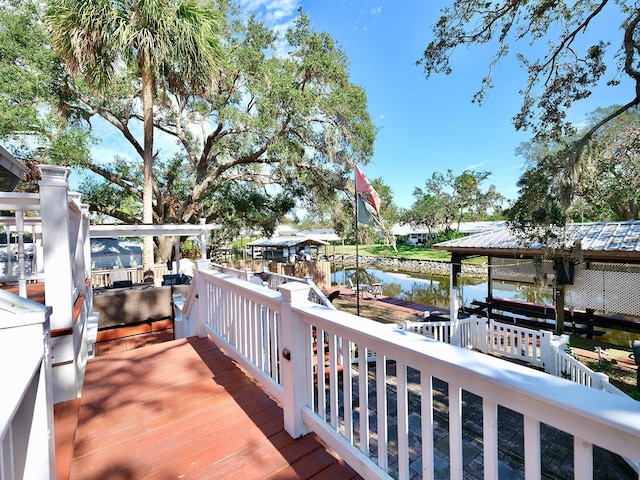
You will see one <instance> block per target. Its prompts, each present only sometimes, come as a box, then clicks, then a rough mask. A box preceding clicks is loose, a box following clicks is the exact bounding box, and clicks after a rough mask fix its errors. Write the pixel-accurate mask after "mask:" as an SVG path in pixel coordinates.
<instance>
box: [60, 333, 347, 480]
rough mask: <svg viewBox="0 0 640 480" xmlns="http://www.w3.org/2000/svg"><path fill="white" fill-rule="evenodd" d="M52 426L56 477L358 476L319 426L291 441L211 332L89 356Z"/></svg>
mask: <svg viewBox="0 0 640 480" xmlns="http://www.w3.org/2000/svg"><path fill="white" fill-rule="evenodd" d="M78 404H79V417H78V419H79V420H78V426H77V431H76V433H75V442H74V448H73V457H72V459H69V458H68V456H69V454H70V449H69V448H68V445H66V447H65V440H64V438H62V437H64V436H65V435H66V437H67V443H68V442H69V440H68V439H69V437H70V436H71V435H72V433H70V431H72V430H73V428H72V427H70V426H69V425H70V424H71V422H72V419H73V417H74V415H73V411H74V408H76V409H77V408H78ZM65 418H66V420H65ZM55 427H56V436H57V437H58V438H57V440H58V455H57V459H56V460H57V465H58V474H59V476H58V478H59V479H66V478H71V479H96V478H100V479H108V478H113V479H143V478H159V479H168V478H206V479H222V478H245V479H254V478H274V479H276V478H277V479H288V478H291V479H307V478H313V479H331V480H339V479H350V478H360V477H359V476H358V475H357V474H356V473H355V472H354V471H353V470H352V469H351V468H350V467H349V466H347V465H345V464H344V462H343V461H342V460H338V459H336V458H335V457H334V456H333V455H332V454H331V453H329V452H328V450H327V448H326V447H325V446H324V445H323V444H322V443H321V442H320V441H319V439H318V438H317V437H316V436H315V435H312V434H310V435H307V436H305V437H303V438H300V439H296V440H293V439H292V438H291V437H290V436H289V435H288V434H287V433H286V432H285V431H284V430H283V416H282V409H281V408H280V406H278V404H277V403H276V402H275V401H274V400H273V399H272V398H271V397H269V396H268V395H267V394H266V393H265V392H264V391H263V390H262V389H261V388H260V387H259V386H258V385H257V384H256V383H255V382H254V381H253V379H251V378H250V377H249V376H247V375H246V373H245V372H244V371H243V370H241V369H240V368H239V367H238V366H237V365H236V364H235V363H234V362H232V361H231V360H230V359H229V358H228V357H227V356H226V355H225V354H224V352H223V351H221V350H220V349H219V348H218V347H217V346H215V345H214V344H213V343H212V342H211V341H210V340H209V339H200V338H197V337H192V338H189V339H183V340H174V341H170V342H164V343H160V344H156V345H150V346H145V347H143V348H137V349H134V350H129V351H126V352H122V353H116V354H111V355H107V356H103V357H99V358H95V359H93V360H90V361H89V363H88V365H87V371H86V377H85V383H84V389H83V395H82V399H81V400H80V402H77V401H75V402H66V403H65V404H61V405H58V406H56V425H55ZM65 457H66V459H65ZM69 467H70V473H69V472H68V470H67V469H69Z"/></svg>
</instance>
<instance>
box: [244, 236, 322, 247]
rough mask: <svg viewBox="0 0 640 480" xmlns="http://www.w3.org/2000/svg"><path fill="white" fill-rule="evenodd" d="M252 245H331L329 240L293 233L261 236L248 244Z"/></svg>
mask: <svg viewBox="0 0 640 480" xmlns="http://www.w3.org/2000/svg"><path fill="white" fill-rule="evenodd" d="M247 245H248V246H250V247H265V248H267V247H272V248H278V247H282V248H284V247H297V246H306V245H329V242H325V241H324V240H320V239H318V238H313V237H308V236H304V237H303V236H296V235H291V236H287V237H272V238H259V239H258V240H254V241H253V242H251V243H248V244H247Z"/></svg>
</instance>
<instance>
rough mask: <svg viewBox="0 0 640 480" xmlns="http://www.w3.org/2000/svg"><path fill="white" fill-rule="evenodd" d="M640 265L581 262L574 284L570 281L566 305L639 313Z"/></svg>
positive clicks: (625, 313)
mask: <svg viewBox="0 0 640 480" xmlns="http://www.w3.org/2000/svg"><path fill="white" fill-rule="evenodd" d="M639 286H640V266H638V265H631V264H615V263H601V262H591V263H590V265H589V268H588V269H585V268H584V267H582V266H580V265H578V266H576V269H575V276H574V282H573V285H567V288H566V291H565V306H566V307H573V308H576V309H580V310H584V309H587V308H592V309H594V310H597V311H600V312H604V313H619V314H624V315H637V316H640V292H639V291H638V287H639Z"/></svg>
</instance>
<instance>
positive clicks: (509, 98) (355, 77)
mask: <svg viewBox="0 0 640 480" xmlns="http://www.w3.org/2000/svg"><path fill="white" fill-rule="evenodd" d="M447 3H451V2H445V1H442V0H429V1H426V0H403V1H402V2H398V1H396V0H389V1H385V0H377V1H368V0H278V1H274V0H271V1H270V0H241V1H240V4H241V7H242V8H243V10H244V11H245V12H247V13H249V12H252V13H257V14H258V16H259V17H261V18H262V19H263V20H264V21H265V22H266V23H268V24H269V25H271V26H279V27H280V28H286V26H287V25H290V22H291V21H292V19H293V18H294V17H295V15H296V14H297V8H298V7H299V6H301V7H302V9H303V11H304V12H305V13H306V14H307V15H308V16H309V17H310V19H311V22H312V26H313V28H314V29H315V30H318V31H326V32H328V33H329V34H330V35H331V36H332V37H333V38H334V40H336V41H337V42H338V44H339V45H340V47H341V48H342V50H343V51H344V52H345V53H346V55H347V57H348V59H349V62H350V73H351V79H352V82H353V83H355V84H357V85H360V86H362V87H364V88H365V90H366V92H367V97H368V104H369V112H370V115H371V118H372V120H373V121H374V123H375V125H376V126H377V127H378V128H379V133H378V137H377V140H376V144H375V153H374V156H373V159H372V162H371V163H370V164H368V165H366V166H364V167H362V170H363V172H364V173H365V175H366V176H367V177H368V178H369V179H371V178H376V177H382V178H383V180H384V182H385V183H386V184H387V185H389V186H390V187H391V188H392V190H393V192H394V201H395V202H396V204H398V205H399V206H401V207H405V208H407V207H410V206H411V204H412V202H413V196H412V192H413V190H414V188H415V187H423V186H424V182H425V180H427V179H428V178H430V177H431V175H432V173H433V172H435V171H439V172H445V171H446V170H447V169H449V168H450V169H452V170H453V172H454V173H455V174H459V173H461V172H462V171H464V170H465V169H472V170H477V171H490V172H492V176H491V177H490V178H489V180H488V182H487V183H486V184H485V185H484V186H485V188H486V187H488V185H489V184H493V185H495V186H496V187H497V189H498V191H499V192H500V193H501V194H502V195H504V196H505V197H507V198H510V199H513V198H515V197H516V196H517V186H516V183H517V181H518V179H519V178H520V175H521V173H522V171H523V161H522V159H521V158H519V157H516V155H515V149H516V147H517V146H518V145H519V144H520V143H522V142H524V141H527V140H529V138H530V135H529V134H528V133H527V132H523V133H518V132H515V129H514V127H513V125H512V123H511V118H512V117H513V116H514V115H515V114H516V113H517V112H518V110H519V107H520V103H521V99H520V95H519V93H518V92H519V90H520V89H521V88H523V87H524V85H525V84H524V81H525V79H526V77H525V76H524V73H523V72H522V71H521V69H519V68H518V66H517V63H516V62H515V60H510V61H505V62H503V63H502V64H501V65H500V66H499V67H498V69H497V70H496V71H495V73H494V85H495V87H494V88H493V89H492V90H491V91H490V93H489V95H488V96H487V98H486V100H485V103H484V104H483V106H481V107H480V106H478V105H477V104H472V103H471V99H472V97H473V95H474V93H476V91H477V90H478V89H479V87H480V81H481V79H482V78H483V76H484V75H485V74H486V73H487V66H488V59H489V58H490V56H491V54H492V53H493V50H492V49H489V48H486V49H484V48H483V49H478V48H474V49H460V50H458V51H457V52H456V55H455V56H454V57H453V62H452V65H453V68H454V71H453V73H452V74H451V75H449V76H445V75H439V76H435V77H432V78H430V79H429V80H426V79H425V78H424V75H423V72H422V68H421V67H419V66H416V65H415V62H416V60H418V59H419V57H420V55H421V53H422V52H423V50H424V48H425V47H426V46H427V44H428V42H429V40H430V38H431V28H430V27H431V25H433V24H434V23H435V22H436V21H437V19H438V18H439V15H440V8H441V6H443V5H445V4H447ZM618 25H619V23H614V22H611V30H610V31H611V32H613V33H616V32H617V31H618ZM594 30H595V29H594ZM600 32H602V30H597V31H596V33H594V34H593V38H599V37H598V36H597V35H600V34H601V33H600ZM587 34H588V35H589V36H590V35H592V34H591V33H590V32H588V33H587ZM593 38H591V39H592V40H593ZM609 90H611V89H602V91H598V92H597V94H596V95H594V96H593V97H592V98H591V99H589V100H588V101H587V102H585V103H584V104H581V105H579V106H577V107H576V108H574V109H572V111H571V112H570V115H569V118H570V119H571V120H572V121H573V122H575V123H576V124H579V123H580V122H582V121H583V119H584V115H585V114H588V113H590V112H592V111H593V110H595V108H597V107H599V106H602V107H605V106H609V105H611V104H613V103H625V101H626V100H628V99H629V98H630V96H631V95H632V92H629V93H628V94H626V95H625V94H622V95H621V94H620V88H619V89H618V92H617V97H615V96H614V94H615V92H610V91H609Z"/></svg>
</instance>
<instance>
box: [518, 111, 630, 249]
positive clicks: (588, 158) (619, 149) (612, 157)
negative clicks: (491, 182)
mask: <svg viewBox="0 0 640 480" xmlns="http://www.w3.org/2000/svg"><path fill="white" fill-rule="evenodd" d="M617 108H618V107H616V106H613V107H610V108H608V109H598V110H597V111H596V112H594V113H593V114H592V115H591V120H590V123H589V125H588V126H587V127H586V128H585V130H589V129H591V128H593V127H594V126H595V125H597V124H598V123H600V121H601V120H602V119H603V118H606V117H607V116H609V115H611V114H612V112H615V111H616V110H617ZM639 132H640V112H638V110H637V109H635V108H634V109H631V110H628V111H626V112H625V113H623V114H620V115H619V116H618V117H617V118H616V119H614V120H612V121H611V122H610V123H609V124H607V125H606V126H603V127H601V128H600V129H599V131H598V132H597V133H595V134H594V135H593V137H592V141H591V142H590V145H589V154H588V155H585V156H584V161H583V162H582V163H581V165H580V169H579V170H578V171H576V172H573V173H572V172H571V171H570V170H571V169H573V168H575V167H576V166H575V165H574V164H573V163H571V162H570V161H569V160H570V154H569V153H567V152H568V151H570V150H571V149H572V145H573V142H574V137H570V138H567V139H564V140H562V141H558V142H556V141H541V140H538V141H536V140H533V141H531V142H528V143H524V144H522V145H520V147H519V149H518V154H519V155H521V156H522V157H524V158H525V160H526V162H527V164H528V168H527V169H526V171H525V172H524V173H523V175H522V177H521V178H520V181H519V183H518V186H519V187H520V194H519V197H518V199H517V200H516V202H515V203H514V204H513V205H512V206H511V208H510V209H509V210H508V211H507V214H508V217H509V219H510V220H511V222H512V223H513V224H514V226H515V227H516V228H517V229H518V230H520V231H523V232H525V233H526V234H527V235H529V236H531V231H533V230H536V229H538V228H540V227H542V228H543V229H546V228H547V227H550V228H551V229H553V228H554V227H558V226H563V225H564V224H565V223H566V222H567V221H569V220H573V221H607V220H634V219H637V218H638V197H639V193H638V192H640V180H639V178H640V175H639V174H640V167H639V165H640V162H639V160H640V150H639V148H640V145H639V144H638V141H637V138H638V133H639ZM579 135H582V133H579ZM567 178H573V181H571V182H570V188H569V186H568V184H567Z"/></svg>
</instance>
